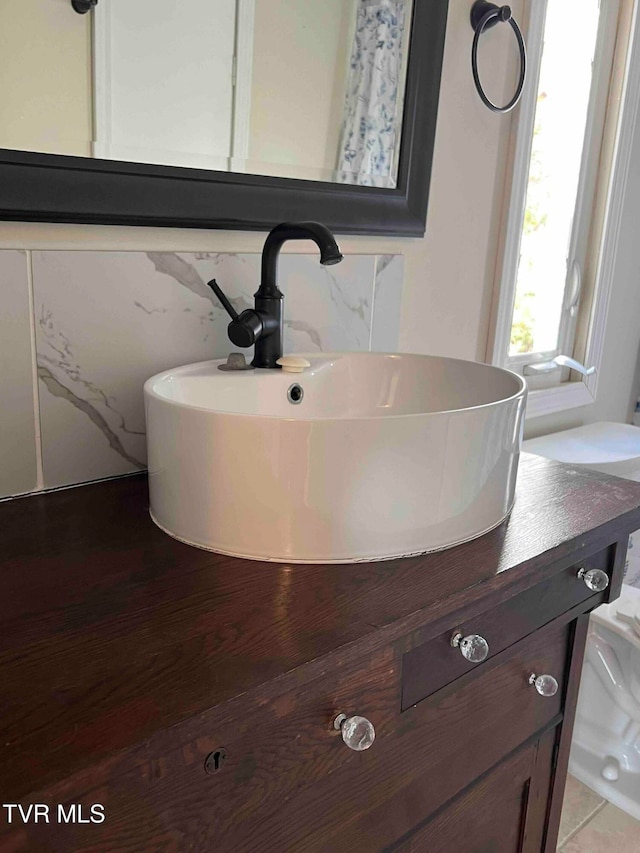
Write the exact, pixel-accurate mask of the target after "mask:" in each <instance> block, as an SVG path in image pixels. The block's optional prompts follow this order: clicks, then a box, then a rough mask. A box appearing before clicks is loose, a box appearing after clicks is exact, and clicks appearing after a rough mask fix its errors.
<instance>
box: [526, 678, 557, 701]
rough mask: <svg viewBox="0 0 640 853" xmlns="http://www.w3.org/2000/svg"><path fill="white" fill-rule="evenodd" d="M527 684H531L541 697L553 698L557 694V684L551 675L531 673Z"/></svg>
mask: <svg viewBox="0 0 640 853" xmlns="http://www.w3.org/2000/svg"><path fill="white" fill-rule="evenodd" d="M529 684H533V686H534V687H535V688H536V690H537V691H538V693H539V694H540V695H541V696H555V695H556V693H557V692H558V682H557V681H556V680H555V678H554V677H553V676H552V675H536V674H535V672H532V673H531V675H530V676H529Z"/></svg>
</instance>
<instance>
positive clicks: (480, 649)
mask: <svg viewBox="0 0 640 853" xmlns="http://www.w3.org/2000/svg"><path fill="white" fill-rule="evenodd" d="M451 645H452V646H453V647H454V648H456V649H460V651H461V652H462V657H464V658H466V659H467V660H468V661H470V662H471V663H481V662H482V661H483V660H485V658H486V657H487V655H488V654H489V643H487V641H486V640H485V638H484V637H481V636H480V634H469V636H468V637H463V636H462V634H461V633H460V632H459V631H456V633H455V634H454V635H453V637H451Z"/></svg>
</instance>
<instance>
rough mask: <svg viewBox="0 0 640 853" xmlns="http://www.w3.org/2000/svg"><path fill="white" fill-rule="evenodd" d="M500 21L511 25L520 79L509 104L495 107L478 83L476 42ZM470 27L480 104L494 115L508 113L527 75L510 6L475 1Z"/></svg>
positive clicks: (523, 49) (516, 99)
mask: <svg viewBox="0 0 640 853" xmlns="http://www.w3.org/2000/svg"><path fill="white" fill-rule="evenodd" d="M501 21H502V22H504V23H508V24H511V29H512V30H513V32H514V33H515V35H516V39H517V42H518V50H519V52H520V79H519V80H518V87H517V89H516V93H515V95H514V96H513V98H511V100H510V101H509V103H508V104H506V106H504V107H499V106H497V105H496V104H494V103H493V102H492V101H490V100H489V98H487V96H486V95H485V92H484V89H483V88H482V83H481V82H480V75H479V74H478V42H479V41H480V36H481V35H482V33H483V32H484V31H485V30H488V29H491V27H494V26H495V25H496V24H498V23H500V22H501ZM471 26H472V27H473V29H474V31H475V34H474V36H473V44H472V46H471V70H472V71H473V80H474V82H475V84H476V89H477V90H478V94H479V95H480V97H481V99H482V102H483V103H484V104H486V106H488V107H489V109H490V110H493V112H494V113H508V112H509V110H512V109H513V108H514V107H515V105H516V104H517V103H518V101H519V100H520V96H521V95H522V88H523V86H524V80H525V76H526V73H527V52H526V48H525V46H524V39H523V38H522V33H521V32H520V27H519V26H518V25H517V24H516V22H515V20H514V19H513V17H512V16H511V7H510V6H496V5H495V3H488V2H487V0H476V2H475V3H474V4H473V6H472V7H471Z"/></svg>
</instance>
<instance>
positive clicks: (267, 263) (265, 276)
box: [255, 222, 342, 299]
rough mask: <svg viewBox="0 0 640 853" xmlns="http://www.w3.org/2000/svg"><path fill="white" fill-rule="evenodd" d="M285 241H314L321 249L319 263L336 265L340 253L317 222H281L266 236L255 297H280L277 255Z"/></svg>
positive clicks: (328, 232) (326, 231) (328, 233)
mask: <svg viewBox="0 0 640 853" xmlns="http://www.w3.org/2000/svg"><path fill="white" fill-rule="evenodd" d="M287 240H313V242H314V243H315V244H316V246H317V247H318V249H319V250H320V263H321V264H324V265H329V264H338V263H340V261H341V260H342V254H341V252H340V249H339V248H338V244H337V243H336V241H335V238H334V236H333V234H332V233H331V231H329V229H328V228H327V227H326V226H325V225H322V223H320V222H283V223H282V224H281V225H276V227H275V228H274V229H273V230H272V231H271V232H270V233H269V235H268V237H267V239H266V240H265V243H264V248H263V249H262V278H261V281H260V287H259V288H258V292H257V293H256V294H255V295H256V297H259V296H271V297H276V298H280V299H281V298H282V293H281V292H280V290H279V289H278V285H277V283H276V276H277V269H278V256H279V254H280V249H281V248H282V246H283V244H284V243H286V242H287Z"/></svg>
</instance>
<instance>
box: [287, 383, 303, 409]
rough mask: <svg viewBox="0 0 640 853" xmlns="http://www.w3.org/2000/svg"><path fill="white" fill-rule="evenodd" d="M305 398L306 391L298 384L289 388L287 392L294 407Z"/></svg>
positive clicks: (288, 398)
mask: <svg viewBox="0 0 640 853" xmlns="http://www.w3.org/2000/svg"><path fill="white" fill-rule="evenodd" d="M303 397H304V389H303V388H302V386H301V385H298V383H297V382H296V383H294V384H293V385H291V386H290V387H289V390H288V391H287V400H288V401H289V402H290V403H293V404H294V405H297V404H298V403H301V402H302V398H303Z"/></svg>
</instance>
